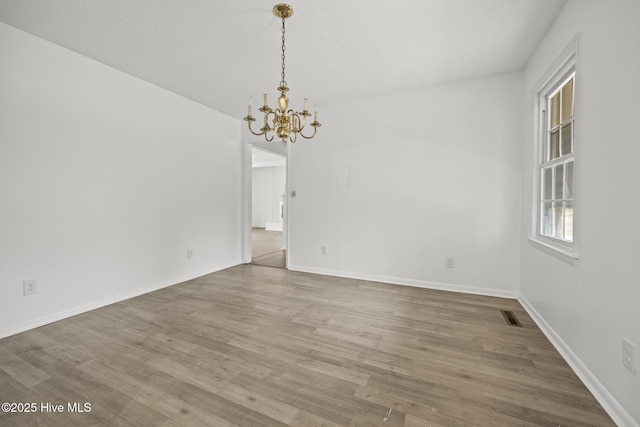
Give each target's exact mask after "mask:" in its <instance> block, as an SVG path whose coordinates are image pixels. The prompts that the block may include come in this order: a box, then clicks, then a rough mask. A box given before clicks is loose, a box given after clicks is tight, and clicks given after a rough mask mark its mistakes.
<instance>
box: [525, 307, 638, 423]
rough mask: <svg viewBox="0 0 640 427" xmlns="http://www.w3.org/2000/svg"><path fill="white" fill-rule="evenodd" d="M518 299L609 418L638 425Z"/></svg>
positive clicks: (539, 315)
mask: <svg viewBox="0 0 640 427" xmlns="http://www.w3.org/2000/svg"><path fill="white" fill-rule="evenodd" d="M518 301H519V302H520V304H522V306H523V307H524V309H525V310H526V311H527V313H529V316H531V318H532V319H533V321H534V322H536V325H538V327H539V328H540V330H541V331H542V333H543V334H544V335H545V336H546V337H547V339H548V340H549V341H551V344H553V346H554V347H555V348H556V350H558V353H560V355H561V356H562V357H563V358H564V360H565V361H566V362H567V363H568V364H569V366H570V367H571V369H573V371H574V372H575V373H576V375H577V376H578V378H580V380H581V381H582V382H583V383H584V385H585V386H586V387H587V388H588V389H589V391H590V392H591V394H593V396H594V397H595V398H596V400H597V401H598V402H599V403H600V405H602V407H603V408H604V410H605V411H606V412H607V414H609V416H610V417H611V419H612V420H613V421H614V422H615V423H616V424H617V425H618V426H620V427H640V424H638V423H637V422H636V421H635V420H634V419H633V417H632V416H631V414H629V413H628V412H627V411H626V410H625V409H624V407H622V405H620V402H618V401H617V400H616V398H615V397H614V396H613V395H612V394H611V392H609V390H608V389H607V388H606V387H605V386H604V384H602V383H601V382H600V380H599V379H598V378H597V377H596V376H595V375H594V374H593V373H592V372H591V371H590V370H589V368H587V366H586V365H585V364H584V363H583V362H582V360H580V358H579V357H578V356H577V355H576V354H575V353H574V352H573V350H571V348H570V347H569V346H568V345H567V343H565V342H564V340H563V339H562V338H561V337H560V335H558V333H556V331H555V330H554V329H553V328H552V327H551V325H549V323H547V321H546V320H544V318H543V317H542V315H541V314H540V313H538V311H537V310H536V309H535V308H534V307H533V305H531V303H530V302H529V301H527V299H526V298H525V297H523V296H522V295H520V296H519V297H518Z"/></svg>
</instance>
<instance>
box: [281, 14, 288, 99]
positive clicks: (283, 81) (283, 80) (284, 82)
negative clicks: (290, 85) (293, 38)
mask: <svg viewBox="0 0 640 427" xmlns="http://www.w3.org/2000/svg"><path fill="white" fill-rule="evenodd" d="M285 49H286V47H285V45H284V18H282V56H281V58H282V81H281V82H280V86H282V87H287V82H286V80H285V79H284V58H285V55H284V51H285Z"/></svg>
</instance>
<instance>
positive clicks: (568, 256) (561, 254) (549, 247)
mask: <svg viewBox="0 0 640 427" xmlns="http://www.w3.org/2000/svg"><path fill="white" fill-rule="evenodd" d="M527 240H529V243H530V244H531V245H532V246H534V247H536V248H538V249H540V250H542V251H543V252H546V253H548V254H550V255H553V256H554V257H556V258H558V259H560V260H562V261H565V262H567V263H569V264H572V265H577V264H578V259H580V257H579V256H578V253H577V252H575V251H574V250H571V249H569V248H567V249H564V248H561V247H559V246H558V245H554V244H553V243H550V242H546V241H544V240H542V239H540V238H537V237H531V236H529V237H527Z"/></svg>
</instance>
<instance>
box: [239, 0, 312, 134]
mask: <svg viewBox="0 0 640 427" xmlns="http://www.w3.org/2000/svg"><path fill="white" fill-rule="evenodd" d="M273 13H275V15H276V16H279V17H280V18H282V56H281V58H282V72H281V76H282V80H281V81H280V86H279V87H278V91H279V92H280V96H279V97H278V105H277V107H276V108H275V109H272V108H271V107H269V104H268V103H267V94H266V93H265V94H264V95H263V99H264V105H263V106H262V107H260V108H259V109H258V111H260V112H262V113H263V114H264V126H262V128H260V132H254V130H253V129H252V128H251V123H252V122H255V121H256V119H255V118H254V117H253V116H252V115H251V112H252V107H253V102H252V99H251V98H249V107H248V114H247V117H245V118H244V120H245V121H246V122H247V125H248V127H249V131H250V132H251V133H252V134H254V135H256V136H261V135H264V138H265V139H266V140H267V141H268V142H271V141H273V138H274V137H275V136H276V135H277V137H278V138H280V139H282V142H286V141H287V139H289V141H291V142H296V139H297V138H298V135H300V136H301V137H303V138H305V139H311V138H313V137H314V136H315V135H316V132H317V131H318V128H319V127H320V126H322V125H321V124H320V123H319V122H318V106H317V105H316V106H315V111H314V114H313V121H312V122H311V123H309V126H311V127H313V133H312V134H311V135H309V136H307V135H304V134H303V133H302V131H303V130H304V129H305V126H306V125H307V118H309V117H311V113H310V112H309V111H308V110H307V104H308V102H309V100H308V99H307V98H305V99H304V107H303V108H302V111H297V112H296V111H294V110H292V109H289V98H287V92H288V91H289V88H288V87H287V82H286V81H285V79H284V71H285V65H284V59H285V44H284V34H285V28H284V21H285V19H287V18H288V17H290V16H291V15H293V8H292V7H291V6H289V5H288V4H284V3H280V4H277V5H276V6H274V8H273Z"/></svg>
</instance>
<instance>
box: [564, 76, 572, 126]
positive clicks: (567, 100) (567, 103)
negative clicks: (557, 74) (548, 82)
mask: <svg viewBox="0 0 640 427" xmlns="http://www.w3.org/2000/svg"><path fill="white" fill-rule="evenodd" d="M571 116H573V79H571V80H569V81H568V82H567V84H565V85H564V86H563V87H562V121H563V122H564V121H565V120H567V119H568V118H569V117H571Z"/></svg>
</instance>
